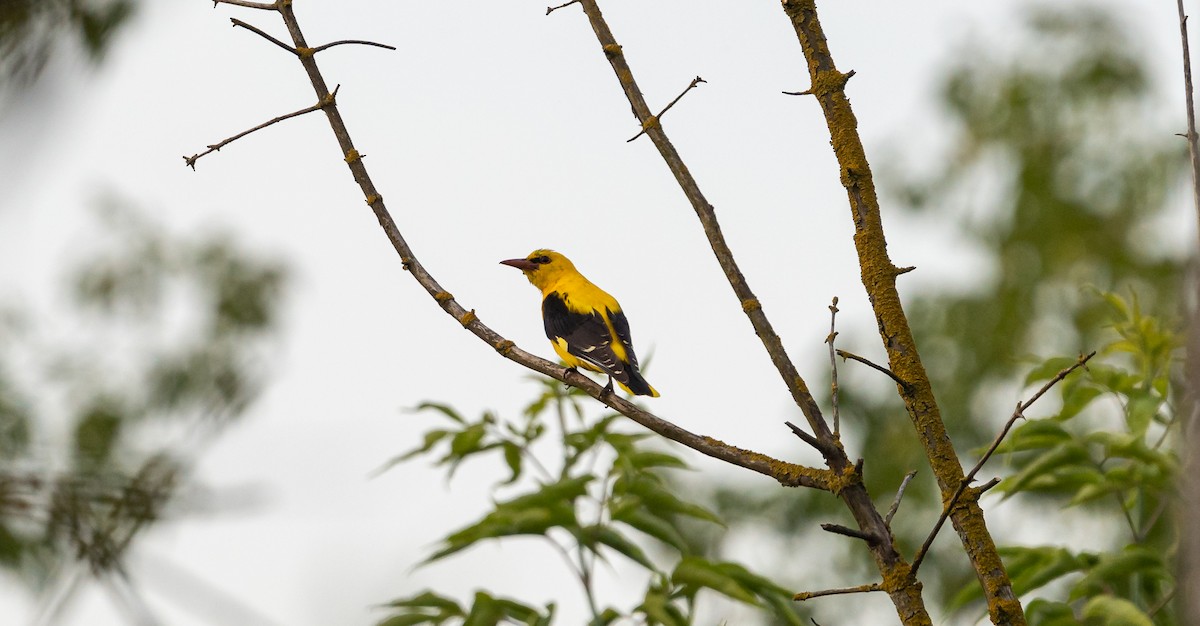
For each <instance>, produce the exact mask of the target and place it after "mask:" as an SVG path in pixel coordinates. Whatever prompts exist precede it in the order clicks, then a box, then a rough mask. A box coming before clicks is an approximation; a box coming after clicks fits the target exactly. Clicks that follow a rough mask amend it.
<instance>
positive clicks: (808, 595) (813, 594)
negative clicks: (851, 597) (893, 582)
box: [792, 583, 883, 602]
mask: <svg viewBox="0 0 1200 626" xmlns="http://www.w3.org/2000/svg"><path fill="white" fill-rule="evenodd" d="M872 591H883V586H882V585H880V584H879V583H871V584H869V585H859V586H857V587H841V588H838V589H825V590H823V591H801V592H800V593H797V594H796V595H794V596H792V600H795V601H796V602H804V601H805V600H810V599H812V598H820V597H821V596H837V595H845V594H848V593H870V592H872Z"/></svg>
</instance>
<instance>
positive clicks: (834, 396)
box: [825, 296, 842, 437]
mask: <svg viewBox="0 0 1200 626" xmlns="http://www.w3.org/2000/svg"><path fill="white" fill-rule="evenodd" d="M837 303H838V299H837V296H834V297H833V302H832V303H830V305H829V335H828V336H827V337H825V343H827V344H829V372H830V373H829V381H830V382H829V386H830V394H829V397H830V402H832V403H833V436H834V437H840V436H841V434H842V424H841V421H842V420H841V415H840V413H839V409H838V380H837V354H836V352H835V350H834V346H833V341H834V339H836V338H837V330H835V328H836V322H837V314H838V308H837Z"/></svg>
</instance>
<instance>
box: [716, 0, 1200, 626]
mask: <svg viewBox="0 0 1200 626" xmlns="http://www.w3.org/2000/svg"><path fill="white" fill-rule="evenodd" d="M1026 10H1027V11H1028V13H1027V14H1026V15H1025V17H1024V20H1023V22H1022V24H1023V27H1022V28H1021V29H1020V30H1019V31H1018V32H1016V34H1015V35H1014V37H1013V39H1014V41H1016V42H1017V44H1016V45H1015V46H1014V47H1011V48H1008V49H1005V47H1004V46H1003V45H1002V44H1000V43H997V42H996V41H990V40H989V39H988V38H978V37H976V38H972V39H970V40H969V41H968V42H967V43H965V44H964V46H963V48H962V49H961V50H959V51H957V53H956V54H955V55H954V57H953V60H952V62H951V63H952V64H951V65H950V66H949V68H948V69H947V71H946V74H945V77H944V78H943V80H942V83H941V84H942V88H941V89H942V90H941V105H942V107H943V109H944V111H943V112H944V114H945V116H946V118H947V120H948V123H947V126H948V128H949V129H950V133H951V138H950V139H949V145H948V148H947V149H946V151H945V153H944V154H943V155H942V156H943V158H941V159H937V158H931V157H930V156H929V155H927V154H925V153H922V154H920V158H902V159H895V160H896V161H897V162H903V163H905V164H906V165H910V164H913V163H920V164H922V165H923V166H925V167H926V168H927V169H926V170H924V171H920V172H910V171H901V170H899V169H898V168H897V167H895V166H891V167H889V166H888V165H887V164H881V163H875V162H874V161H873V165H875V166H876V171H878V172H882V174H881V175H880V185H881V188H883V189H885V190H888V191H889V192H890V195H891V197H892V203H891V204H892V205H893V206H894V205H901V206H907V207H909V210H910V211H912V212H914V213H915V214H917V215H920V216H923V217H925V218H932V219H929V223H934V222H937V223H938V224H941V225H945V226H946V227H950V228H957V232H958V234H959V239H960V240H961V241H963V242H966V243H969V244H970V245H971V246H972V247H973V248H974V249H975V250H976V251H977V253H978V254H979V255H981V257H982V258H984V259H986V260H987V264H988V267H987V269H986V270H985V271H984V272H983V273H982V274H981V275H979V276H978V277H976V279H975V280H974V281H973V282H972V284H971V285H970V287H969V288H966V289H960V290H958V291H957V292H953V293H945V292H943V293H929V292H927V293H915V292H912V291H911V290H905V289H904V287H903V285H901V291H902V294H903V295H904V296H905V302H906V310H907V313H908V317H909V321H910V324H911V326H912V328H913V332H914V334H915V336H916V339H917V345H918V346H919V347H920V349H921V355H922V358H923V361H924V363H925V366H926V368H927V369H928V371H929V375H930V378H931V380H932V383H933V388H934V391H935V393H936V395H937V398H938V401H939V406H940V408H941V413H942V417H943V419H944V420H945V422H946V426H947V428H948V430H949V432H950V434H951V436H952V437H953V438H954V441H955V444H956V446H957V448H958V449H959V450H960V451H963V452H964V453H965V452H966V451H969V450H973V449H976V448H979V447H981V446H983V445H984V444H986V443H988V442H990V441H991V439H992V438H993V437H994V436H995V434H996V432H997V431H998V430H999V427H1000V425H1001V424H1002V423H1003V420H1004V419H1005V418H1006V417H1007V415H1008V414H1009V413H1010V412H1011V410H1012V406H1013V404H1014V403H1015V401H1016V399H1017V398H1018V397H1019V395H1020V392H1021V382H1022V377H1023V375H1024V373H1025V372H1026V371H1028V370H1029V369H1030V368H1033V367H1036V366H1037V364H1039V363H1041V362H1042V360H1043V359H1045V358H1046V357H1048V356H1052V355H1062V354H1076V353H1078V352H1083V351H1088V350H1091V349H1094V348H1095V347H1097V346H1099V345H1103V344H1104V343H1105V342H1106V341H1107V339H1106V338H1105V333H1106V332H1109V331H1107V330H1106V327H1105V325H1106V323H1107V320H1108V315H1109V303H1108V302H1107V301H1106V300H1105V299H1104V298H1097V297H1094V296H1092V295H1090V294H1089V292H1088V290H1087V287H1093V288H1096V289H1099V290H1102V291H1105V292H1118V293H1127V292H1132V293H1134V294H1136V297H1137V299H1138V301H1139V302H1140V303H1141V306H1142V307H1143V308H1144V309H1145V310H1146V311H1150V312H1152V313H1153V315H1155V316H1160V317H1161V316H1168V317H1170V316H1173V315H1174V314H1175V313H1176V312H1177V311H1178V310H1179V308H1180V306H1181V303H1180V301H1179V293H1180V285H1181V284H1182V279H1183V269H1184V259H1183V256H1184V254H1183V251H1173V250H1171V249H1169V247H1168V246H1164V245H1162V244H1161V241H1162V239H1164V238H1170V237H1168V235H1170V233H1163V232H1156V231H1155V228H1156V227H1157V226H1158V225H1160V224H1163V223H1165V222H1164V221H1161V220H1159V219H1158V218H1159V217H1161V216H1162V215H1163V214H1164V213H1165V212H1166V210H1167V207H1168V201H1169V197H1170V195H1171V194H1172V192H1173V191H1174V190H1175V189H1177V184H1178V182H1179V181H1180V180H1182V175H1183V174H1184V173H1186V165H1187V155H1186V145H1185V144H1184V142H1183V141H1181V140H1179V138H1177V137H1175V136H1174V135H1173V133H1174V132H1176V131H1177V130H1178V129H1173V128H1162V127H1161V124H1160V122H1161V119H1159V118H1157V117H1155V115H1156V114H1157V113H1158V112H1159V111H1161V110H1162V106H1160V103H1159V101H1158V100H1157V99H1156V93H1155V92H1154V89H1153V85H1152V83H1151V80H1150V76H1149V74H1148V70H1147V66H1148V63H1147V61H1146V59H1145V58H1144V56H1143V47H1142V46H1141V45H1139V44H1138V42H1136V41H1134V40H1133V39H1132V38H1131V37H1130V35H1129V33H1128V32H1127V26H1126V24H1125V23H1123V22H1122V21H1121V19H1120V18H1119V17H1118V16H1116V15H1114V14H1111V13H1108V12H1106V10H1103V9H1101V8H1096V7H1092V8H1089V7H1087V6H1086V5H1079V4H1072V5H1071V6H1070V7H1069V8H1056V7H1045V6H1043V7H1038V6H1031V7H1028V8H1027V9H1026ZM1006 34H1007V31H1006ZM1180 124H1182V122H1180ZM920 148H921V149H922V150H926V151H928V145H927V144H922V145H921V146H920ZM885 204H886V203H885ZM884 210H885V211H887V207H886V206H885V209H884ZM1172 239H1174V238H1172ZM901 261H902V260H901ZM900 264H901V265H903V263H900ZM838 330H839V331H840V333H841V334H840V335H839V341H840V342H851V344H852V345H846V346H844V347H847V348H850V349H852V351H854V352H857V353H859V354H863V355H865V356H868V357H871V358H873V359H876V360H877V361H881V359H878V358H877V357H875V356H874V355H878V354H882V350H880V349H879V347H878V344H877V343H876V342H877V341H878V336H877V335H876V334H874V333H873V332H872V333H857V332H856V333H855V334H852V333H851V332H850V329H847V328H839V329H838ZM864 330H865V329H864ZM826 363H827V362H826ZM818 367H823V369H827V367H828V366H827V364H826V365H824V366H821V365H820V364H818ZM839 383H840V384H839V389H840V395H841V398H840V400H841V401H840V408H841V414H842V424H843V436H844V437H846V439H847V441H848V445H849V446H850V449H851V450H852V451H856V452H852V454H857V455H858V456H862V457H863V458H865V459H866V465H865V474H866V476H865V478H866V483H867V487H868V489H869V491H870V492H871V493H872V494H873V495H874V497H875V498H876V500H877V501H878V502H879V503H880V506H881V508H886V506H887V503H888V502H889V501H890V500H891V498H892V494H894V493H895V491H896V489H897V487H898V486H899V484H900V481H901V480H902V478H903V476H904V475H905V473H906V472H908V471H909V470H913V469H917V470H920V473H919V474H918V477H917V479H916V480H915V481H913V483H912V485H911V486H910V488H909V489H908V490H907V492H906V495H905V499H904V503H903V506H902V507H901V509H900V513H899V515H898V516H897V518H896V520H895V521H894V524H893V530H894V532H895V534H896V536H897V541H898V545H899V546H900V547H901V549H904V548H906V547H907V549H908V554H909V555H911V554H912V552H913V551H915V549H916V548H917V547H918V546H919V545H920V543H921V541H922V540H923V539H924V537H925V535H926V534H927V533H928V532H929V529H930V527H931V526H932V523H933V521H934V520H935V519H936V512H937V511H938V508H939V501H938V496H937V491H936V486H935V485H934V482H933V479H932V477H931V476H930V475H929V472H928V470H927V469H926V468H928V462H927V461H926V459H925V458H924V454H923V451H922V449H921V447H920V445H919V443H918V442H917V439H916V437H915V435H914V433H913V432H912V424H911V422H910V421H909V419H907V417H906V416H905V412H904V407H903V405H902V404H901V403H900V401H899V400H898V399H897V398H896V396H895V393H894V385H893V384H892V383H891V382H890V381H889V380H887V379H886V378H885V377H882V376H880V375H879V374H878V373H877V372H873V371H869V370H866V369H865V368H862V367H859V366H856V365H854V364H849V365H841V366H840V368H839ZM1080 385H1081V384H1080V383H1073V384H1071V385H1070V388H1072V389H1079V388H1081V387H1080ZM819 387H820V385H814V388H819ZM826 388H827V387H826ZM1082 388H1086V389H1090V391H1076V393H1079V394H1082V395H1081V396H1079V397H1075V398H1074V399H1073V401H1075V402H1077V403H1081V404H1080V406H1083V405H1084V404H1086V405H1087V406H1088V408H1089V410H1090V409H1091V408H1092V405H1091V404H1087V403H1086V402H1084V401H1085V400H1088V399H1089V398H1087V395H1088V394H1091V393H1097V390H1099V389H1101V388H1103V385H1101V384H1100V383H1098V382H1093V383H1090V384H1088V385H1082ZM1108 393H1118V391H1117V390H1116V389H1109V390H1108ZM1139 402H1146V403H1149V400H1139ZM1139 410H1140V411H1143V413H1141V414H1140V415H1143V416H1144V415H1145V412H1146V411H1150V407H1149V406H1148V405H1147V406H1143V407H1142V408H1141V409H1139ZM1109 435H1111V436H1113V437H1117V438H1120V437H1122V436H1123V435H1117V434H1115V433H1109ZM1126 435H1128V433H1126ZM1097 445H1101V444H1100V443H1098V442H1094V441H1093V442H1088V443H1087V446H1089V447H1091V446H1097ZM1113 445H1116V444H1115V443H1114V444H1113ZM1108 452H1113V450H1108ZM971 463H973V459H971V458H970V455H969V454H964V464H965V465H970V464H971ZM1110 464H1111V462H1110ZM988 471H989V469H988V468H985V470H984V472H985V473H986V472H988ZM991 471H997V470H996V469H995V468H991ZM1122 471H1123V470H1122ZM1113 472H1114V474H1112V475H1109V476H1105V477H1104V479H1105V480H1106V481H1107V480H1110V479H1111V480H1116V479H1117V478H1119V477H1120V473H1121V471H1118V470H1116V469H1115V466H1114V470H1113ZM1159 478H1160V480H1161V479H1162V476H1160V477H1159ZM1130 479H1131V480H1132V478H1130ZM1124 486H1126V487H1127V486H1128V485H1124ZM1103 488H1108V489H1120V488H1122V486H1121V485H1118V484H1117V483H1116V482H1113V483H1107V484H1106V486H1105V487H1095V486H1094V487H1092V489H1103ZM1025 493H1026V492H1025V491H1022V498H1020V499H1018V502H1017V503H1015V504H1009V506H1014V505H1015V506H1022V504H1021V503H1024V502H1025V497H1026V496H1025ZM1109 497H1111V496H1109ZM711 502H712V506H713V507H714V508H715V509H716V510H717V511H718V512H719V513H720V514H721V515H722V517H723V518H724V519H725V520H726V521H727V522H728V523H729V524H730V525H731V530H737V529H738V528H747V529H753V530H754V531H756V532H758V533H760V535H761V533H762V531H763V530H764V528H766V529H769V531H771V532H772V533H773V534H774V535H775V537H774V539H773V540H775V541H781V542H787V543H789V544H790V546H789V547H788V548H785V549H784V550H781V553H788V550H791V549H797V548H800V547H802V546H803V545H806V544H808V545H811V542H818V541H819V542H822V543H828V542H827V541H825V539H824V538H823V537H822V536H821V535H822V533H820V532H819V530H817V529H816V528H815V527H816V523H817V522H818V521H835V522H842V523H849V522H850V521H851V520H849V519H848V516H847V515H846V513H845V511H844V507H842V506H841V504H840V503H838V502H837V501H836V500H834V499H832V498H827V497H822V495H821V494H816V493H809V492H802V493H793V492H787V493H781V492H779V491H778V490H774V489H764V490H761V491H757V490H748V489H745V488H743V487H741V486H737V487H733V486H730V487H726V488H721V489H717V490H716V491H715V492H714V493H713V494H712V496H711ZM993 502H994V501H993ZM984 506H985V508H986V507H987V506H988V502H987V501H985V502H984ZM1103 514H1105V515H1110V516H1115V517H1117V518H1121V519H1123V517H1122V513H1121V512H1120V511H1119V510H1117V511H1114V510H1112V509H1105V510H1103ZM1115 522H1116V520H1114V524H1113V527H1119V526H1117V524H1116V523H1115ZM993 530H997V529H993ZM998 530H999V531H1000V533H1001V535H1003V533H1004V531H1005V529H1003V528H1000V529H998ZM943 534H947V533H943ZM699 538H700V539H705V540H708V541H717V540H718V539H716V538H713V537H706V536H700V537H699ZM1109 539H1111V541H1112V543H1113V545H1124V542H1123V541H1122V540H1121V539H1120V538H1118V537H1115V536H1114V537H1110V538H1109ZM831 549H833V550H834V551H835V554H836V556H834V557H833V560H834V561H835V562H837V563H838V567H837V568H835V569H834V571H833V574H834V576H833V577H831V576H830V573H831V572H830V569H829V568H828V567H819V568H816V567H814V568H813V569H812V570H810V571H808V572H807V574H804V576H806V577H812V578H814V579H816V580H820V581H821V583H820V585H819V586H838V585H842V584H846V585H853V584H859V583H861V582H863V580H864V579H865V580H870V577H871V576H873V575H874V571H873V569H872V568H871V567H870V563H869V559H867V558H866V555H865V554H863V552H862V550H861V547H860V546H857V545H853V544H851V543H849V542H844V543H840V544H836V545H835V546H833V547H832V548H831ZM839 553H840V554H839ZM929 558H930V559H932V561H931V563H930V564H931V565H933V566H932V567H929V566H928V565H927V566H926V567H923V568H922V570H921V571H922V578H923V579H924V580H923V582H924V583H925V586H926V590H927V593H926V595H927V597H928V598H930V599H931V600H936V598H938V597H939V595H940V597H941V599H942V601H943V602H945V603H950V602H951V601H952V600H953V599H954V595H955V594H956V593H957V592H958V591H959V589H960V584H961V581H962V580H965V579H973V576H972V574H971V573H970V570H969V569H968V567H967V564H966V562H965V560H964V559H963V558H962V557H961V547H960V546H959V545H958V542H957V541H953V540H951V539H947V538H946V537H942V538H941V540H940V541H939V542H937V543H935V544H934V549H933V551H932V552H931V554H930V555H929ZM826 565H827V563H826ZM758 567H759V568H760V569H765V570H766V571H784V570H789V571H790V572H791V573H792V574H793V575H794V574H795V569H794V564H793V563H790V562H787V561H786V560H784V559H781V560H780V562H779V563H775V564H768V563H761V564H758ZM813 586H815V585H813ZM807 587H808V585H806V588H807ZM932 604H934V602H931V605H932ZM1036 606H1039V607H1044V606H1045V605H1043V604H1037V605H1036ZM1039 610H1040V609H1039Z"/></svg>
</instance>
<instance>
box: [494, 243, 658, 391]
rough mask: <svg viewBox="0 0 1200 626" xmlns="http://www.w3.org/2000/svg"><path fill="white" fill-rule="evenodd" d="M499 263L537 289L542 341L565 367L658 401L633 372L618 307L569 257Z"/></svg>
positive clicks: (543, 253)
mask: <svg viewBox="0 0 1200 626" xmlns="http://www.w3.org/2000/svg"><path fill="white" fill-rule="evenodd" d="M500 263H501V264H503V265H509V266H512V267H515V268H517V269H519V270H521V272H522V273H524V274H525V278H528V279H529V282H531V283H533V286H534V287H537V288H538V289H540V290H541V292H542V321H543V322H544V324H545V327H546V337H548V338H549V339H550V343H551V344H553V345H554V351H555V352H557V353H558V356H560V357H562V360H563V361H564V362H565V363H566V364H567V367H571V368H576V367H579V366H583V367H584V368H586V369H589V370H592V371H593V372H599V373H601V374H608V377H609V378H608V386H607V387H606V389H608V390H610V391H611V390H612V381H613V380H616V381H617V383H618V384H619V385H621V388H622V389H624V390H625V391H628V392H629V393H631V394H634V395H637V396H651V397H655V398H657V397H658V392H657V391H655V390H654V387H651V386H650V383H648V382H646V379H645V378H642V374H641V372H639V371H638V362H637V355H635V354H634V353H633V341H632V340H631V339H630V336H629V321H628V320H626V319H625V314H624V313H622V312H621V305H619V304H617V300H616V299H615V298H613V297H612V296H610V295H608V294H607V293H606V292H605V291H604V290H603V289H600V288H599V287H597V286H596V285H594V284H592V281H590V280H588V279H587V278H584V276H583V274H580V273H579V271H578V270H576V269H575V265H574V264H573V263H571V261H570V259H568V258H567V257H565V256H563V255H561V254H559V253H557V252H555V251H553V250H534V251H533V252H531V253H529V256H527V257H525V258H523V259H509V260H507V261H501V262H500Z"/></svg>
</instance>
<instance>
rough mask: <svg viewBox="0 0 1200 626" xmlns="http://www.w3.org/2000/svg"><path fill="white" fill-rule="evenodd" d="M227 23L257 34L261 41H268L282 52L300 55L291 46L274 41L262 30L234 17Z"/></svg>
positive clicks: (274, 39)
mask: <svg viewBox="0 0 1200 626" xmlns="http://www.w3.org/2000/svg"><path fill="white" fill-rule="evenodd" d="M229 21H231V22H233V25H234V26H241V27H242V28H245V29H246V30H248V31H250V32H252V33H255V34H257V35H258V36H260V37H262V38H263V39H266V40H267V41H269V42H271V43H273V44H275V45H277V46H279V47H280V48H283V49H284V50H287V51H288V52H291V53H292V54H294V55H296V56H300V53H299V52H297V51H296V49H295V48H293V47H291V46H289V45H287V44H286V43H283V42H282V41H279V40H278V39H276V38H274V37H272V36H270V35H268V34H267V33H265V32H263V31H262V29H260V28H258V27H257V26H251V25H250V24H247V23H245V22H243V21H242V20H239V19H238V18H236V17H231V18H229Z"/></svg>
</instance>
